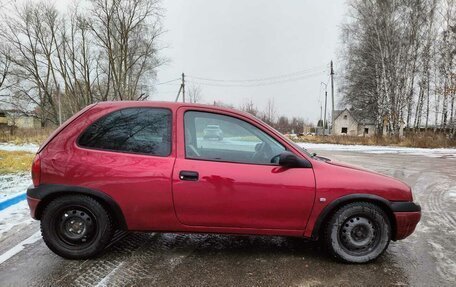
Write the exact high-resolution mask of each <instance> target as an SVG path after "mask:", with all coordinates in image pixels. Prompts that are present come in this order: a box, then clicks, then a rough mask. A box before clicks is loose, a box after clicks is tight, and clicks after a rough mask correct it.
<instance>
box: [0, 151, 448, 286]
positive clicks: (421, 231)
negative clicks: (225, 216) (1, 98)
mask: <svg viewBox="0 0 456 287" xmlns="http://www.w3.org/2000/svg"><path fill="white" fill-rule="evenodd" d="M317 152H318V151H317ZM321 154H322V155H323V156H327V157H332V158H335V159H338V160H341V161H346V162H349V163H352V164H356V165H361V166H364V167H367V168H369V169H372V170H376V171H379V172H382V173H385V174H388V175H392V176H395V177H397V178H399V179H402V180H404V181H405V182H407V183H408V184H409V185H411V186H412V188H413V190H414V196H415V201H418V202H419V203H420V204H421V205H422V208H423V217H422V221H421V222H420V224H419V225H418V227H417V231H416V232H415V233H414V234H413V235H412V236H410V237H409V238H407V239H405V240H403V241H398V242H392V243H391V244H390V247H389V248H388V250H387V251H386V253H385V254H383V256H381V257H380V258H379V259H378V260H376V261H375V262H373V263H370V264H365V265H351V264H341V263H338V262H335V261H333V260H332V259H330V258H329V257H328V256H327V255H326V254H325V253H324V252H323V251H322V250H321V248H320V247H319V245H318V244H317V243H315V242H308V241H306V240H303V239H299V238H286V237H263V236H224V235H207V234H198V235H195V234H170V233H165V234H160V233H132V234H128V235H126V237H124V238H123V239H121V240H119V241H117V242H116V243H115V244H113V245H112V246H111V247H110V248H109V249H108V250H107V251H106V252H105V253H104V255H102V256H101V257H100V258H98V259H93V260H85V261H70V260H64V259H62V258H60V257H58V256H57V255H55V254H53V253H52V252H51V251H50V250H49V249H47V247H46V246H45V244H44V243H43V241H42V240H41V239H36V237H37V236H38V235H39V234H38V233H37V231H38V230H39V224H38V222H32V223H30V222H27V223H26V224H21V225H17V226H15V227H14V228H13V229H11V230H10V231H9V232H8V233H7V235H5V236H3V237H2V239H1V240H0V254H5V252H10V250H12V249H14V250H16V251H17V249H18V248H19V249H20V248H21V246H23V248H24V249H23V250H20V251H19V252H18V253H17V254H16V255H14V256H12V257H11V258H9V259H8V260H6V261H5V262H3V263H1V264H0V285H1V286H126V285H127V286H130V285H134V286H330V285H337V286H352V285H354V286H368V285H375V286H379V285H383V286H409V285H410V286H455V285H456V155H452V156H451V155H450V156H442V157H426V156H416V155H398V154H366V153H353V152H328V151H323V152H321ZM33 238H35V239H33ZM24 240H26V241H25V243H27V242H32V243H31V244H21V242H22V243H24ZM27 240H28V241H27ZM18 246H19V247H18Z"/></svg>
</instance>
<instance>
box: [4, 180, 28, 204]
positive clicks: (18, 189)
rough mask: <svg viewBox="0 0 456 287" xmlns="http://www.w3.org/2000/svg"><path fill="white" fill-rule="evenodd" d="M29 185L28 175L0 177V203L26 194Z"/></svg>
mask: <svg viewBox="0 0 456 287" xmlns="http://www.w3.org/2000/svg"><path fill="white" fill-rule="evenodd" d="M31 184H32V179H31V175H30V174H28V173H12V174H2V175H0V201H4V200H6V199H8V198H10V197H13V196H15V195H18V194H21V193H24V192H26V191H27V188H28V187H29V185H31Z"/></svg>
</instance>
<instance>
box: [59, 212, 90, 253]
mask: <svg viewBox="0 0 456 287" xmlns="http://www.w3.org/2000/svg"><path fill="white" fill-rule="evenodd" d="M56 231H57V234H58V236H59V238H60V240H62V241H63V242H65V243H66V244H68V245H71V246H81V245H88V244H90V243H91V242H92V241H93V239H94V238H95V234H96V220H95V216H94V215H93V214H92V213H91V212H90V211H88V210H86V209H85V208H82V207H70V208H66V209H65V210H63V211H62V212H61V213H60V216H59V217H58V218H57V221H56Z"/></svg>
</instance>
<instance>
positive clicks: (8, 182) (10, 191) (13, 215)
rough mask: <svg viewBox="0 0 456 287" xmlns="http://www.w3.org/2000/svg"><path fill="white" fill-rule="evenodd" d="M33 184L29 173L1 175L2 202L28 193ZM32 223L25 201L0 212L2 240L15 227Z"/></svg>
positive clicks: (0, 199) (0, 191)
mask: <svg viewBox="0 0 456 287" xmlns="http://www.w3.org/2000/svg"><path fill="white" fill-rule="evenodd" d="M31 183H32V180H31V176H30V174H28V173H19V174H4V175H0V202H3V201H5V200H7V199H8V198H11V197H14V196H16V195H19V194H22V193H24V192H26V191H27V187H28V186H29V185H30V184H31ZM32 222H33V219H32V218H31V217H30V213H29V209H28V205H27V201H25V200H23V201H21V202H19V203H17V204H14V205H12V206H10V207H7V208H5V209H4V210H0V240H1V239H2V238H3V237H4V236H5V235H6V234H7V232H8V231H9V230H11V229H12V228H13V227H15V226H17V225H20V224H26V225H27V224H30V223H32Z"/></svg>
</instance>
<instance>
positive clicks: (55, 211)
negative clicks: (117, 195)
mask: <svg viewBox="0 0 456 287" xmlns="http://www.w3.org/2000/svg"><path fill="white" fill-rule="evenodd" d="M112 232H113V225H112V220H111V217H110V215H109V213H108V212H107V211H106V209H105V208H104V207H103V206H102V205H101V204H100V203H99V202H98V201H96V200H95V199H93V198H92V197H89V196H85V195H69V196H63V197H59V198H56V199H55V200H53V201H51V202H50V203H49V204H48V205H47V206H46V208H45V209H44V211H43V215H42V217H41V234H42V236H43V240H44V242H45V243H46V245H47V246H48V247H49V249H51V250H52V251H53V252H54V253H56V254H57V255H60V256H62V257H64V258H68V259H86V258H90V257H94V256H96V255H98V254H99V253H100V252H101V251H103V249H104V248H105V247H106V245H107V244H108V243H109V242H110V240H111V236H112Z"/></svg>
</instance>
